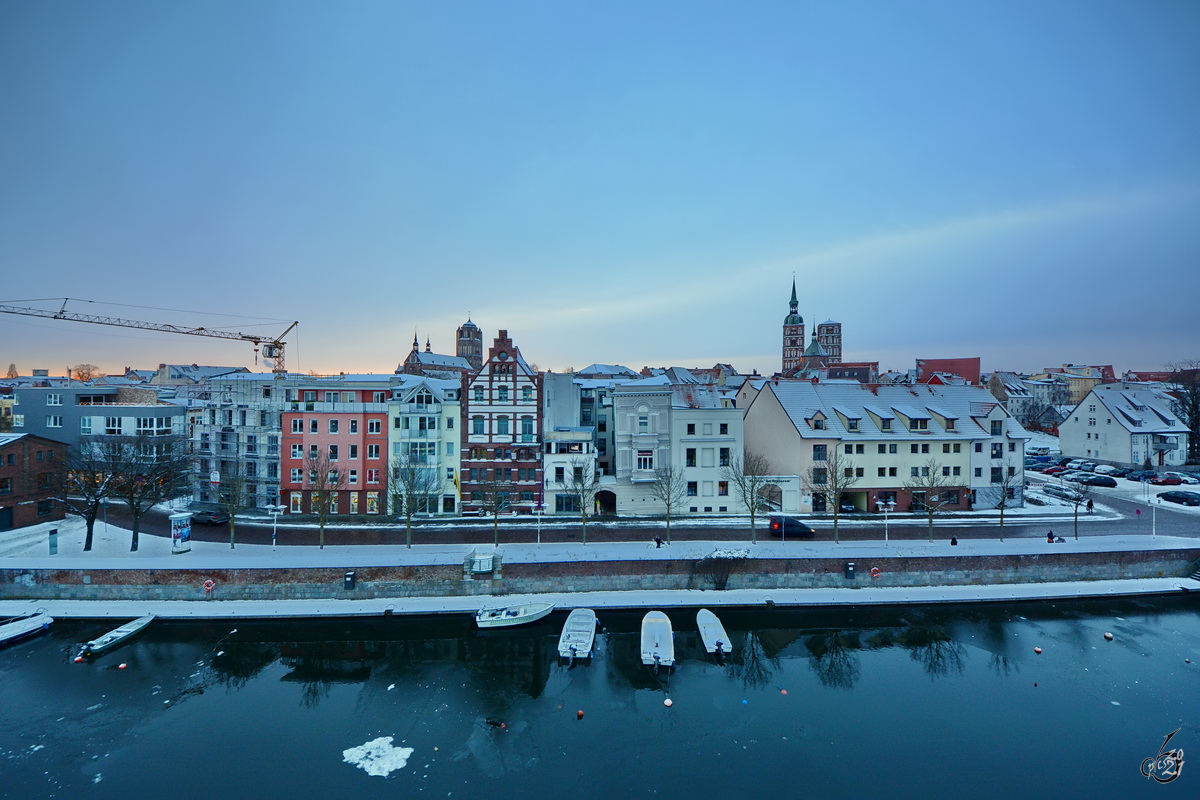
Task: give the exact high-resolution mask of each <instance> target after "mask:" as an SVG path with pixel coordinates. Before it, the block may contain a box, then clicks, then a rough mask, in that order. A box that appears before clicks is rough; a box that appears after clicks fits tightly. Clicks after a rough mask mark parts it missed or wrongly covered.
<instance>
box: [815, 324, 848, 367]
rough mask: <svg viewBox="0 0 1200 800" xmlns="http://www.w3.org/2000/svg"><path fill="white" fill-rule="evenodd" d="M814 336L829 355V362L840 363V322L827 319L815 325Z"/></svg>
mask: <svg viewBox="0 0 1200 800" xmlns="http://www.w3.org/2000/svg"><path fill="white" fill-rule="evenodd" d="M816 336H817V338H818V339H820V340H821V347H822V348H824V349H825V352H826V354H827V355H828V356H829V363H831V364H840V363H842V323H840V322H834V321H833V320H827V321H825V322H822V323H821V324H820V325H818V326H817V330H816Z"/></svg>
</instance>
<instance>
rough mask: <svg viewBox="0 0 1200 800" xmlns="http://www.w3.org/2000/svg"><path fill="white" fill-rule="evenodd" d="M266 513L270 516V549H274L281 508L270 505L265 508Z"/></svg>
mask: <svg viewBox="0 0 1200 800" xmlns="http://www.w3.org/2000/svg"><path fill="white" fill-rule="evenodd" d="M267 511H268V512H270V514H271V548H272V549H274V547H275V534H276V533H277V532H278V530H279V515H280V514H282V513H283V506H281V505H270V506H267Z"/></svg>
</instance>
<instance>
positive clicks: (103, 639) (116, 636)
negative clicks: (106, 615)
mask: <svg viewBox="0 0 1200 800" xmlns="http://www.w3.org/2000/svg"><path fill="white" fill-rule="evenodd" d="M153 621H154V615H153V614H147V615H146V616H144V617H138V618H137V619H135V620H131V621H129V622H126V623H125V624H124V625H122V626H121V627H119V628H113V629H112V630H111V631H109V632H108V633H106V634H104V635H103V636H98V637H96V638H95V639H92V640H91V641H90V642H88V643H87V644H85V645H84V646H83V653H82V655H83V656H84V657H85V658H91V657H92V656H95V655H99V654H100V653H103V652H104V651H105V650H111V649H113V648H114V647H116V646H117V645H119V644H122V643H123V642H124V641H125V640H126V639H128V638H130V637H131V636H133V635H135V634H136V633H138V631H140V630H141V629H142V628H144V627H146V626H147V625H149V624H150V623H151V622H153Z"/></svg>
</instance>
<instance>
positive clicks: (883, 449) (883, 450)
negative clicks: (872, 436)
mask: <svg viewBox="0 0 1200 800" xmlns="http://www.w3.org/2000/svg"><path fill="white" fill-rule="evenodd" d="M886 452H887V445H886V444H881V445H879V455H883V454H884V453H886Z"/></svg>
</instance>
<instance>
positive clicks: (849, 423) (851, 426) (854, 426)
mask: <svg viewBox="0 0 1200 800" xmlns="http://www.w3.org/2000/svg"><path fill="white" fill-rule="evenodd" d="M846 428H847V429H848V430H852V431H856V430H858V420H856V419H848V420H846Z"/></svg>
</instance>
